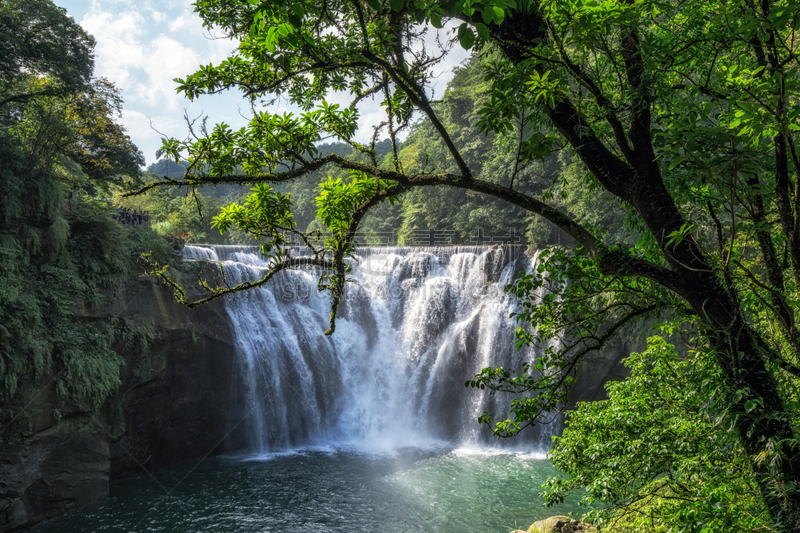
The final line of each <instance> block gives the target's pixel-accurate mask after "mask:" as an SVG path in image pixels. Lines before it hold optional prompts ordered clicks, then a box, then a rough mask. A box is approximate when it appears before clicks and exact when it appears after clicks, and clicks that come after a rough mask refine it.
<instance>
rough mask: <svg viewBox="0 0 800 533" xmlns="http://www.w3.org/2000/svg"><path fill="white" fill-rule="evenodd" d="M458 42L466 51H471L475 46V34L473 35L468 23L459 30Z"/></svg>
mask: <svg viewBox="0 0 800 533" xmlns="http://www.w3.org/2000/svg"><path fill="white" fill-rule="evenodd" d="M458 42H459V43H460V44H461V47H462V48H463V49H464V50H469V49H470V48H472V45H473V44H475V34H474V33H472V30H471V29H470V27H469V26H467V24H466V22H465V23H464V24H462V25H461V26H459V28H458Z"/></svg>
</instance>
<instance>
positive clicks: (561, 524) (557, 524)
mask: <svg viewBox="0 0 800 533" xmlns="http://www.w3.org/2000/svg"><path fill="white" fill-rule="evenodd" d="M590 531H597V526H594V525H592V524H587V523H585V522H581V521H579V520H573V519H571V518H569V517H568V516H551V517H550V518H545V519H544V520H539V521H538V522H534V523H533V524H532V525H531V527H529V528H528V531H527V533H584V532H587V533H588V532H590Z"/></svg>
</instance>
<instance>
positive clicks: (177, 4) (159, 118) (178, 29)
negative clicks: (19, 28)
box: [54, 0, 466, 164]
mask: <svg viewBox="0 0 800 533" xmlns="http://www.w3.org/2000/svg"><path fill="white" fill-rule="evenodd" d="M54 2H55V4H56V5H59V6H61V7H64V8H66V10H67V14H68V15H69V16H71V17H73V18H74V19H75V20H76V21H77V22H78V23H79V24H80V25H81V26H82V27H83V28H84V29H85V30H86V31H87V32H88V33H90V34H91V35H93V36H94V38H95V39H96V40H97V46H96V47H95V76H97V77H101V76H102V77H105V78H108V79H109V80H110V81H112V82H113V83H114V84H115V85H116V86H117V87H118V88H120V89H121V90H122V96H123V98H124V100H125V107H124V111H123V115H122V123H123V125H124V126H125V127H126V128H127V130H128V134H129V135H130V136H131V138H132V139H133V141H134V143H136V145H137V146H138V147H139V149H140V150H142V152H143V153H144V155H145V157H146V159H147V164H150V163H153V162H154V161H155V160H156V158H155V152H156V150H157V149H158V148H159V146H161V142H160V140H159V139H160V137H161V134H162V133H163V134H166V135H169V136H175V137H179V138H183V137H185V136H186V132H187V128H186V122H185V121H184V114H186V115H188V116H189V117H191V118H196V117H198V116H200V115H208V117H209V121H210V122H222V121H224V122H226V123H228V124H229V125H231V126H232V127H235V128H238V127H241V126H243V125H245V124H246V123H247V118H246V117H247V116H248V115H249V113H250V106H249V103H248V101H246V100H244V99H242V98H241V97H240V96H239V94H238V93H236V92H228V93H226V94H221V95H214V96H204V97H201V98H199V99H197V100H195V101H194V102H190V101H188V100H186V99H185V98H182V97H181V96H179V95H178V94H177V93H176V92H175V86H176V84H175V82H173V81H172V80H173V79H174V78H183V77H185V76H187V75H188V74H191V73H192V72H194V71H195V70H196V69H197V68H198V67H199V66H200V65H201V64H208V63H217V62H219V61H221V60H222V59H224V58H225V57H226V56H227V55H229V54H230V53H231V52H232V51H233V50H234V49H235V48H236V44H237V43H236V42H233V41H231V40H230V39H227V38H222V37H221V36H220V35H221V34H220V32H213V31H212V32H209V31H208V30H206V29H205V28H203V27H202V23H201V21H200V18H199V17H198V16H197V15H196V14H195V13H194V10H193V6H192V5H191V2H190V0H159V1H152V0H91V1H85V0H84V1H80V0H54ZM450 56H451V57H449V58H448V61H446V62H444V63H443V64H442V65H441V67H440V71H441V75H440V77H439V78H438V81H437V86H436V92H437V93H439V94H441V92H442V91H444V88H445V86H446V84H447V82H448V81H449V80H450V78H451V74H450V72H451V70H452V68H453V67H454V66H455V65H457V64H458V63H459V62H460V61H461V60H463V58H464V57H466V53H465V52H464V51H462V50H460V49H454V53H452V54H450ZM333 99H334V100H335V101H338V100H340V99H341V103H343V104H346V103H349V101H350V99H351V98H350V97H349V95H339V96H338V97H336V96H334V97H333ZM278 105H279V106H280V104H278ZM288 109H289V108H288V106H286V104H283V109H281V110H288ZM381 120H382V117H381V114H380V108H379V106H378V105H377V102H376V103H374V104H370V105H367V106H366V107H364V108H363V109H362V110H361V130H360V131H361V135H360V137H361V140H367V139H368V138H369V137H370V135H371V128H369V126H370V125H372V124H377V123H378V122H380V121H381Z"/></svg>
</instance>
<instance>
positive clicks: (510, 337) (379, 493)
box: [41, 246, 579, 533]
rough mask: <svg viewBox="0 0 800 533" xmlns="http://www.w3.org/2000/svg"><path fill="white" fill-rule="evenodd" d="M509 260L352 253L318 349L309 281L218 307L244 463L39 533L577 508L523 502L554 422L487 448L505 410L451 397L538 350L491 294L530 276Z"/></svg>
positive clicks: (405, 522) (202, 252) (301, 524)
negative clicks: (228, 334) (230, 341)
mask: <svg viewBox="0 0 800 533" xmlns="http://www.w3.org/2000/svg"><path fill="white" fill-rule="evenodd" d="M518 252H519V250H518V249H516V248H503V247H493V248H490V247H477V246H476V247H431V248H398V247H393V248H390V247H382V248H361V249H359V251H358V256H357V258H355V259H353V270H352V273H351V274H350V278H351V283H349V284H348V288H347V293H346V295H345V298H344V303H343V305H342V308H341V309H340V313H339V319H338V320H337V330H336V332H335V334H334V335H333V336H331V337H326V336H324V335H322V332H323V331H324V330H325V329H326V328H327V327H328V324H327V321H328V313H329V309H330V307H329V305H330V303H329V300H328V298H327V296H326V294H325V293H320V292H319V291H318V290H317V279H318V278H319V276H320V274H324V272H320V271H316V270H313V269H297V270H292V271H286V272H282V273H280V274H279V275H278V276H276V277H275V278H274V279H273V280H272V281H271V282H270V283H269V284H267V285H266V286H264V287H263V288H259V289H256V290H251V291H247V292H245V293H240V294H237V295H235V296H233V297H229V298H227V300H226V308H227V311H228V315H229V318H230V322H231V324H232V328H233V331H234V337H235V340H236V345H237V353H238V355H239V364H240V365H241V375H242V376H243V380H244V383H243V384H242V386H243V387H244V390H245V391H246V396H247V398H248V405H249V411H248V413H249V414H248V416H247V417H246V419H245V420H243V423H244V424H245V427H246V433H247V435H248V436H249V445H248V450H247V451H246V452H244V453H243V455H238V456H231V457H220V458H209V459H207V460H205V461H202V462H201V463H200V464H199V465H198V466H196V467H195V465H184V466H183V467H181V468H174V469H171V470H160V471H158V472H156V473H148V474H144V473H143V474H141V475H139V476H134V477H131V478H127V479H123V480H119V481H116V482H114V483H112V485H111V497H110V498H109V500H108V501H107V502H106V503H104V504H103V505H101V506H99V507H97V508H95V509H91V510H86V511H82V512H79V513H78V514H75V515H74V516H70V517H67V518H64V519H62V520H60V521H58V522H55V523H52V524H48V525H45V526H44V527H43V528H42V529H41V531H67V532H73V531H75V532H77V531H135V532H139V531H142V532H144V531H181V532H201V531H242V532H245V531H248V532H249V531H263V532H292V533H296V532H299V531H309V532H314V533H321V532H331V533H333V532H337V533H353V532H361V531H364V532H366V531H369V532H377V531H381V532H383V531H386V532H392V533H395V532H398V533H399V532H409V533H411V532H431V533H433V532H436V533H451V532H452V533H456V532H499V533H507V532H508V531H511V530H512V529H514V528H515V527H521V528H522V529H527V527H528V526H530V524H531V523H532V522H534V521H535V520H538V519H541V518H545V517H547V516H552V515H554V514H564V513H566V512H569V511H577V510H579V509H578V507H577V506H576V503H575V502H574V501H568V502H566V504H565V505H563V506H560V507H556V508H551V509H544V508H543V507H542V504H541V501H540V500H539V499H538V497H537V488H538V486H539V485H540V484H541V483H542V482H544V480H545V479H546V478H547V477H548V476H550V475H553V474H555V472H554V469H553V467H552V466H551V465H550V463H549V462H548V461H547V460H546V459H545V453H546V451H547V449H548V448H549V445H550V442H551V438H552V435H554V434H557V433H558V432H559V431H560V423H559V421H556V422H555V423H553V424H550V425H541V426H535V427H532V428H529V429H526V430H525V431H524V432H523V433H522V434H521V435H520V436H519V437H517V438H514V439H510V441H500V440H498V439H497V438H495V437H493V436H492V434H491V431H490V430H489V429H488V428H486V427H483V426H480V425H479V424H478V423H477V418H478V416H479V415H480V414H481V413H482V412H483V411H484V410H489V411H491V412H494V413H496V414H498V415H500V416H505V415H507V412H508V406H509V403H510V401H511V398H510V397H504V396H502V395H497V396H489V395H488V394H486V393H484V392H482V391H477V390H475V389H469V388H466V387H465V386H464V382H465V381H466V380H468V379H470V378H472V377H473V376H474V375H475V374H476V373H478V372H480V370H481V369H482V368H484V367H487V366H503V367H505V368H509V369H512V370H515V371H518V370H520V369H521V368H522V366H523V365H524V364H525V363H526V362H531V361H533V360H535V359H536V357H537V356H538V355H539V352H538V349H537V348H534V347H523V348H522V349H516V348H515V344H516V342H515V340H516V339H515V331H516V327H517V324H516V322H515V320H514V319H513V318H512V317H511V316H510V315H511V313H513V312H515V311H518V310H519V309H518V304H517V301H516V299H515V298H514V297H513V296H510V295H508V294H506V293H505V292H504V288H505V286H506V285H508V284H509V283H511V282H513V280H514V279H515V278H516V276H517V275H518V274H519V273H520V272H522V271H529V272H530V271H531V270H532V269H533V268H535V266H536V259H535V256H534V257H533V258H529V257H527V256H525V255H523V254H519V253H518ZM293 253H298V254H302V253H303V251H302V250H301V249H298V250H295V251H294V252H293ZM184 257H185V258H186V259H187V260H190V261H211V262H213V263H215V264H216V265H219V267H220V268H221V271H222V272H224V275H225V280H224V282H225V283H227V284H229V285H232V284H235V283H241V282H243V281H254V280H257V279H259V278H260V277H261V276H263V275H264V273H265V272H267V270H268V268H269V263H268V262H267V261H265V260H264V259H263V258H262V257H261V256H260V255H259V254H258V253H257V251H256V249H255V248H252V247H237V246H187V247H186V248H185V250H184ZM287 450H288V451H287Z"/></svg>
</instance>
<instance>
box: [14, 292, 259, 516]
mask: <svg viewBox="0 0 800 533" xmlns="http://www.w3.org/2000/svg"><path fill="white" fill-rule="evenodd" d="M109 301H110V302H111V304H110V305H106V306H101V307H91V308H88V307H87V308H81V309H78V311H77V314H76V316H77V317H80V318H81V320H82V322H83V325H84V326H85V327H91V323H92V321H93V320H99V319H102V318H104V317H108V316H118V317H121V318H122V319H125V320H131V321H135V322H137V323H140V324H148V329H150V331H151V333H152V338H151V339H150V340H149V342H148V343H147V346H146V347H145V348H143V347H142V346H141V345H140V344H138V343H131V344H130V345H121V344H120V345H118V346H116V347H115V350H116V351H117V353H118V354H119V355H120V356H122V357H123V358H124V360H125V366H124V367H123V370H122V375H121V376H120V379H121V382H122V385H121V386H120V387H119V390H118V392H117V394H116V395H115V396H114V397H113V398H111V399H110V401H108V402H107V403H106V405H105V406H104V407H103V409H102V410H101V412H100V413H99V414H94V415H92V414H90V413H87V412H86V411H85V410H84V409H81V407H80V406H75V405H69V404H65V403H64V402H63V401H61V400H59V396H58V394H57V391H56V386H55V381H54V380H48V379H47V378H46V377H45V378H44V379H42V380H41V381H40V383H38V384H37V385H36V386H33V385H29V386H28V387H26V388H25V389H26V393H25V394H24V398H23V399H22V401H21V402H19V403H20V407H19V412H18V414H17V416H16V417H15V419H14V420H13V421H12V423H11V424H9V425H8V427H6V428H3V429H4V432H5V435H3V437H5V438H6V441H7V442H6V444H5V445H3V447H2V448H0V532H5V531H14V530H19V529H23V528H26V527H29V526H31V525H33V524H36V523H38V522H41V521H42V520H47V519H50V518H54V517H56V516H60V515H62V514H63V513H65V512H67V511H69V510H72V509H77V508H80V507H84V506H87V505H90V504H93V503H95V502H97V501H99V500H101V499H102V498H104V497H105V496H107V495H108V483H109V479H111V478H113V477H115V476H120V475H124V474H127V473H132V472H136V471H142V470H143V469H152V468H156V467H159V466H163V465H167V464H174V463H177V462H181V461H191V460H197V459H200V458H202V457H205V456H207V455H212V454H218V453H221V452H223V451H226V450H230V449H236V448H240V447H241V446H242V443H243V437H242V432H241V430H240V425H239V422H240V420H241V419H242V416H243V413H244V405H243V401H242V396H241V395H240V394H239V393H238V386H239V385H238V384H239V379H238V370H237V366H236V358H235V351H234V343H233V338H232V332H231V331H230V328H229V324H228V319H227V314H226V312H225V309H224V303H222V302H213V303H211V304H209V305H205V306H201V307H199V308H196V309H188V308H185V307H183V306H180V305H178V304H177V303H176V302H175V301H174V299H173V298H172V295H171V293H170V292H169V291H168V290H167V289H166V288H165V287H164V286H162V285H159V284H157V283H155V282H154V281H151V280H136V281H131V282H129V283H126V284H124V285H123V286H122V287H120V288H119V290H118V291H117V292H116V293H115V294H114V295H111V298H109ZM48 381H49V382H48ZM54 408H55V409H54ZM9 434H12V435H9Z"/></svg>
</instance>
